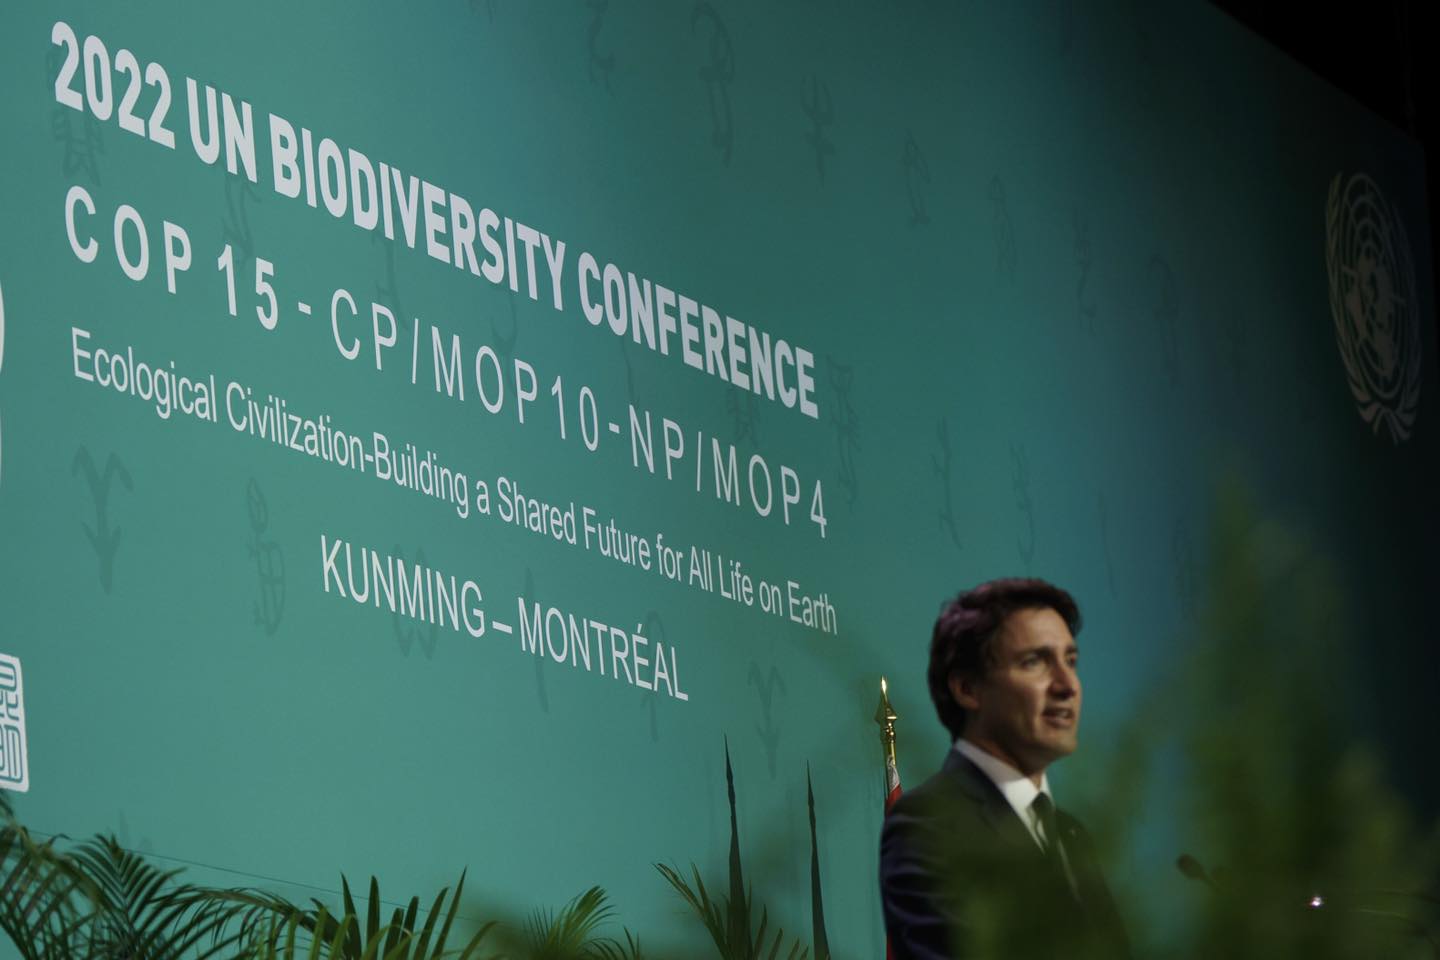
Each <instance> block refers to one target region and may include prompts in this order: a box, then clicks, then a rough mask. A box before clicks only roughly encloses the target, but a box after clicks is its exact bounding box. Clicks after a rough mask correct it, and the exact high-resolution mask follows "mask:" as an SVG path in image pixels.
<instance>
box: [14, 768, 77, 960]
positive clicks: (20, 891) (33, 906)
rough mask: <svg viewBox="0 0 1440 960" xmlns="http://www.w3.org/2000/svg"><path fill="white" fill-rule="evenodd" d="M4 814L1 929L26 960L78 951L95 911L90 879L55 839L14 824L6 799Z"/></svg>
mask: <svg viewBox="0 0 1440 960" xmlns="http://www.w3.org/2000/svg"><path fill="white" fill-rule="evenodd" d="M0 797H3V794H0ZM0 816H3V825H0V929H3V930H4V931H5V933H6V934H7V935H8V936H9V937H10V940H11V941H12V942H13V943H14V944H15V947H16V949H17V950H18V951H19V953H20V955H21V956H22V957H23V958H25V960H48V958H59V957H66V956H72V955H74V952H75V951H76V950H78V949H80V948H81V946H82V944H83V943H84V942H85V941H86V939H87V926H88V924H89V922H90V919H91V917H92V916H93V915H94V907H93V903H92V900H93V898H92V893H93V891H92V890H91V887H90V883H89V881H88V880H87V879H86V877H85V875H84V874H83V872H81V871H80V870H79V869H77V867H76V866H75V864H74V862H73V861H72V860H71V859H70V858H69V857H67V856H66V855H64V854H62V853H60V852H59V851H57V850H56V849H55V847H54V840H53V839H52V840H47V841H46V842H44V843H37V842H36V841H35V840H34V838H32V837H31V836H30V833H29V831H27V830H26V829H25V828H24V827H23V826H21V825H20V824H18V823H16V822H15V820H14V816H13V812H12V811H11V809H10V805H9V801H8V798H6V799H5V802H4V804H3V807H0Z"/></svg>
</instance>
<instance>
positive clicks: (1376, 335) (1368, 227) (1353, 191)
mask: <svg viewBox="0 0 1440 960" xmlns="http://www.w3.org/2000/svg"><path fill="white" fill-rule="evenodd" d="M1325 265H1326V267H1327V269H1328V271H1329V273H1330V312H1331V314H1332V315H1333V316H1334V318H1335V342H1336V345H1337V346H1338V347H1339V348H1340V359H1341V360H1343V361H1344V363H1345V376H1346V379H1348V380H1349V382H1350V392H1351V393H1352V394H1354V396H1355V404H1356V406H1357V408H1358V409H1359V412H1360V417H1361V419H1363V420H1364V421H1365V422H1366V423H1367V424H1368V425H1369V426H1370V429H1371V430H1373V431H1374V432H1375V433H1377V434H1378V433H1379V432H1380V429H1381V427H1382V426H1383V427H1384V428H1385V429H1386V430H1387V431H1389V434H1390V439H1391V440H1392V441H1393V442H1395V443H1396V444H1398V443H1400V441H1402V440H1407V439H1409V437H1410V432H1411V430H1412V429H1413V428H1414V426H1415V413H1416V410H1417V409H1418V407H1419V405H1420V318H1419V312H1418V309H1417V304H1416V300H1415V268H1414V265H1413V264H1412V263H1411V259H1410V244H1409V242H1408V241H1407V240H1406V238H1405V228H1404V227H1403V226H1402V225H1401V223H1400V220H1399V218H1398V217H1396V216H1395V213H1394V211H1393V210H1392V209H1391V207H1390V204H1389V203H1387V202H1386V200H1385V196H1384V194H1382V193H1381V192H1380V187H1379V186H1378V185H1376V183H1375V181H1374V180H1371V179H1370V178H1369V177H1367V176H1365V175H1364V174H1356V175H1354V176H1353V177H1350V178H1349V179H1348V180H1347V179H1345V177H1344V175H1343V174H1336V176H1335V179H1334V180H1332V181H1331V182H1330V199H1329V203H1327V204H1326V208H1325Z"/></svg>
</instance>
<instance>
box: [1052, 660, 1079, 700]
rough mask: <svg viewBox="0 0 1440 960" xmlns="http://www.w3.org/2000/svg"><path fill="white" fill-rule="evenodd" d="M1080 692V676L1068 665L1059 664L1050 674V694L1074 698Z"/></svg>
mask: <svg viewBox="0 0 1440 960" xmlns="http://www.w3.org/2000/svg"><path fill="white" fill-rule="evenodd" d="M1079 690H1080V676H1079V674H1077V673H1076V672H1075V668H1074V667H1072V666H1070V665H1069V664H1068V663H1061V664H1057V665H1056V667H1055V669H1054V670H1052V671H1051V672H1050V694H1051V696H1055V697H1073V696H1074V695H1075V694H1076V693H1078V692H1079Z"/></svg>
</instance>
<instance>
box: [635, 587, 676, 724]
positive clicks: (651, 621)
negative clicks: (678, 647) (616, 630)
mask: <svg viewBox="0 0 1440 960" xmlns="http://www.w3.org/2000/svg"><path fill="white" fill-rule="evenodd" d="M644 627H645V628H644V629H643V630H642V631H641V632H640V635H641V636H642V637H645V638H646V639H648V640H649V641H650V649H651V650H654V649H655V641H656V640H659V641H660V642H661V643H663V644H665V646H666V648H667V649H668V648H669V646H670V641H669V640H668V639H667V638H666V636H665V621H664V620H662V619H661V618H660V614H658V613H656V612H655V611H654V610H651V611H650V612H649V613H647V614H645V620H644ZM640 698H641V708H642V709H644V710H646V711H648V712H649V714H650V742H651V743H659V742H660V711H659V708H658V707H657V704H658V703H659V701H660V692H659V691H658V690H655V689H653V688H652V689H650V690H641V691H640Z"/></svg>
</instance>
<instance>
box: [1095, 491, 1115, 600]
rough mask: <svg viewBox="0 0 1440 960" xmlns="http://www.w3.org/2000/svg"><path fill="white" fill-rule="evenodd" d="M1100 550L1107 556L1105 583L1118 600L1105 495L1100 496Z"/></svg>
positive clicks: (1112, 596)
mask: <svg viewBox="0 0 1440 960" xmlns="http://www.w3.org/2000/svg"><path fill="white" fill-rule="evenodd" d="M1098 499H1099V502H1100V548H1101V550H1103V551H1104V554H1105V581H1106V583H1108V584H1109V585H1110V597H1111V599H1118V598H1119V596H1120V594H1119V592H1118V591H1117V590H1116V589H1115V560H1114V557H1113V556H1112V555H1111V551H1110V511H1109V508H1108V506H1107V505H1106V503H1105V494H1103V493H1102V494H1100V495H1099V497H1098Z"/></svg>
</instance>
